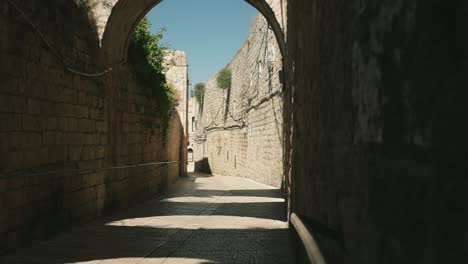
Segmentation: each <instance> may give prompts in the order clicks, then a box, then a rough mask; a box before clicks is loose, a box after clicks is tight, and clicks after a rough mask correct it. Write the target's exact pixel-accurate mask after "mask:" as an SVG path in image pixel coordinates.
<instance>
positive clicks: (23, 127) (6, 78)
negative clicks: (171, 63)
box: [0, 0, 183, 254]
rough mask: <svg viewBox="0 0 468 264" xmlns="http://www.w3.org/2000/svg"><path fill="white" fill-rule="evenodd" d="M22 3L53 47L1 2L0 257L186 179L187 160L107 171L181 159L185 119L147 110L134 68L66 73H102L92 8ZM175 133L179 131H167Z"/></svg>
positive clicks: (68, 3)
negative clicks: (177, 148)
mask: <svg viewBox="0 0 468 264" xmlns="http://www.w3.org/2000/svg"><path fill="white" fill-rule="evenodd" d="M14 2H15V3H18V6H19V7H20V8H21V9H22V10H23V11H24V12H25V13H26V14H27V15H28V16H29V17H30V20H31V21H32V22H33V23H34V24H35V26H36V27H37V28H38V29H39V30H40V31H41V32H42V33H43V35H44V36H45V37H46V38H47V39H48V40H49V42H50V45H51V46H52V47H53V49H54V50H51V49H49V48H48V47H47V46H46V45H45V43H44V41H43V39H41V38H40V37H39V36H38V34H36V33H35V32H34V30H32V27H31V26H30V25H29V24H27V23H26V22H25V20H24V19H23V18H22V17H21V15H20V14H19V12H18V11H17V10H15V9H13V8H12V6H11V5H9V4H8V2H6V1H2V2H1V3H0V36H1V37H0V61H1V62H0V120H1V121H0V254H1V253H2V252H5V251H8V250H11V249H14V248H17V247H18V246H20V245H24V244H28V243H31V242H32V241H34V240H36V239H41V238H44V237H47V236H49V235H51V234H54V233H56V232H58V231H60V230H63V229H64V228H66V227H68V226H70V225H71V224H73V223H82V222H84V221H88V220H90V219H93V218H95V217H96V216H98V215H101V214H102V213H104V212H106V211H110V210H113V209H117V208H122V207H126V206H128V205H129V204H131V203H134V202H136V201H140V200H144V199H146V198H149V197H151V196H152V195H154V194H155V193H157V192H158V191H159V190H161V189H162V188H163V187H164V186H165V184H166V183H168V182H169V181H170V180H171V179H174V177H176V176H177V175H179V169H180V167H179V164H177V163H176V164H171V165H167V166H161V165H155V166H145V167H138V168H131V167H130V168H126V169H118V170H102V169H103V168H108V167H114V166H124V165H132V164H141V163H150V162H155V161H161V160H169V159H176V160H180V159H181V157H177V156H178V154H179V152H173V151H172V152H170V153H168V151H167V149H168V148H167V147H168V146H169V145H180V142H183V140H182V137H181V135H182V136H183V133H182V132H180V133H179V132H178V131H179V130H180V131H181V129H182V128H181V126H180V121H179V122H177V121H171V122H172V123H171V126H170V128H169V129H164V128H163V127H164V125H163V124H162V123H161V122H160V121H159V120H158V119H157V118H153V117H151V116H148V115H146V114H145V113H144V109H143V107H142V106H143V105H145V103H146V98H145V96H144V94H143V93H142V91H143V89H142V88H141V86H140V84H139V83H138V82H137V81H136V80H135V77H134V75H133V71H132V69H131V68H130V66H128V65H121V66H116V67H114V69H113V71H111V72H109V73H108V74H105V75H103V76H100V77H94V78H90V77H82V76H79V75H77V74H73V73H71V72H70V71H67V70H65V67H64V65H63V64H66V65H67V66H68V67H72V68H74V69H79V70H80V71H82V72H85V73H93V72H100V71H102V70H103V69H101V68H99V67H97V66H96V65H97V64H98V57H99V45H98V37H97V33H96V29H95V27H94V26H93V25H94V22H93V21H92V20H90V19H89V17H88V15H87V14H88V10H86V8H83V7H80V6H79V5H76V4H75V1H58V0H52V1H19V0H16V1H14ZM54 52H55V53H56V54H57V56H59V57H61V59H62V60H63V62H61V60H60V59H58V58H57V57H56V56H55V55H54ZM168 130H170V131H172V132H171V133H173V134H174V135H176V136H173V135H172V134H171V136H163V133H165V132H166V131H168ZM181 133H182V134H181ZM182 159H183V157H182ZM174 166H175V167H174Z"/></svg>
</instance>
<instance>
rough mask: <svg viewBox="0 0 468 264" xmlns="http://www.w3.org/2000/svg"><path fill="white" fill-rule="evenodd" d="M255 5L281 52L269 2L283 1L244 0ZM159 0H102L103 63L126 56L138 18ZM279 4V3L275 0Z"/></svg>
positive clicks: (279, 30) (118, 61) (116, 61)
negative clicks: (267, 24)
mask: <svg viewBox="0 0 468 264" xmlns="http://www.w3.org/2000/svg"><path fill="white" fill-rule="evenodd" d="M244 1H245V2H247V3H249V4H250V5H252V6H253V7H254V8H256V9H257V10H258V11H259V12H260V13H261V14H262V15H263V16H264V17H265V18H266V20H267V21H268V23H269V26H270V27H271V29H272V31H273V32H274V34H275V38H276V40H277V41H278V45H279V48H280V51H281V54H282V55H283V56H284V53H285V49H286V45H285V37H284V30H283V28H282V26H281V24H280V23H279V22H278V17H281V18H282V16H283V14H278V12H275V11H274V10H273V8H272V4H271V3H276V2H278V3H280V5H283V4H282V1H276V0H273V1H271V0H270V1H269V2H271V3H270V4H269V3H268V2H267V0H244ZM161 2H162V0H108V1H103V2H102V3H101V6H100V8H99V9H100V10H99V11H98V14H99V19H98V24H99V25H98V27H99V29H100V38H101V46H102V50H103V54H102V55H103V63H104V64H105V65H107V66H110V67H113V66H114V65H119V64H121V63H125V61H126V57H127V49H128V41H129V37H130V34H131V32H132V31H133V29H134V28H135V26H136V25H137V24H138V22H139V21H140V20H141V19H142V18H143V17H144V16H145V15H146V14H147V13H148V12H149V11H150V10H151V9H152V8H153V7H155V6H156V5H157V4H159V3H161ZM276 5H278V4H276Z"/></svg>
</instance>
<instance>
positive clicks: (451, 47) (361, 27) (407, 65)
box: [285, 0, 468, 264]
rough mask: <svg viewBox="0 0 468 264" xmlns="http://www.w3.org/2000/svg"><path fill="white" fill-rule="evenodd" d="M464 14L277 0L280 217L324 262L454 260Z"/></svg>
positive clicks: (460, 227) (462, 140) (461, 164)
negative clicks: (281, 21) (284, 137)
mask: <svg viewBox="0 0 468 264" xmlns="http://www.w3.org/2000/svg"><path fill="white" fill-rule="evenodd" d="M467 10H468V5H467V2H466V1H451V2H450V3H448V2H446V1H440V0H430V1H416V0H411V1H358V0H356V1H354V0H353V1H316V0H290V1H289V3H288V18H289V20H288V40H287V46H288V58H287V59H288V62H287V67H286V68H287V69H288V70H289V71H288V81H289V85H288V91H287V93H290V94H291V95H293V98H294V101H290V97H289V96H286V95H285V97H286V98H287V99H285V101H286V102H287V103H286V106H285V107H287V108H288V109H291V110H292V113H293V115H292V118H293V119H292V120H293V121H292V122H291V124H293V137H292V138H293V141H292V157H291V159H290V162H291V164H292V173H291V178H290V181H291V189H290V197H291V210H292V211H294V212H296V213H299V214H301V215H302V216H303V217H304V218H305V219H307V220H308V222H309V224H310V226H311V227H313V228H312V229H313V230H314V232H315V234H316V235H317V237H318V238H320V240H321V242H322V244H321V246H322V250H323V251H324V253H326V259H327V260H328V261H327V263H361V264H363V263H466V245H467V243H466V221H467V219H466V211H465V213H464V208H466V204H468V203H467V199H466V190H467V177H466V175H467V173H466V171H467V169H468V168H467V164H468V163H467V162H466V160H467V157H468V155H467V154H468V153H467V150H468V140H467V137H466V135H467V133H468V127H467V124H468V119H467V118H468V110H467V104H466V102H467V101H468V93H467V91H468V89H466V87H467V76H468V74H467V73H468V72H467V53H466V47H467V44H468V43H467V37H466V36H467V31H466V29H467V28H468V20H467V17H468V16H467ZM288 133H289V131H288ZM465 210H466V209H465Z"/></svg>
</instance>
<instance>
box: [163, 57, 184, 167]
mask: <svg viewBox="0 0 468 264" xmlns="http://www.w3.org/2000/svg"><path fill="white" fill-rule="evenodd" d="M164 69H165V76H166V81H167V82H168V84H169V85H171V86H172V87H173V88H174V90H175V91H176V98H177V100H178V104H177V106H176V111H177V116H175V117H174V118H173V119H172V122H173V123H174V122H175V123H180V125H181V126H182V127H180V126H178V124H177V125H176V126H175V127H174V126H173V125H172V126H171V130H170V131H168V135H169V137H170V139H172V138H173V139H172V140H169V141H168V142H169V143H170V145H169V146H170V147H169V148H168V149H177V146H178V142H179V141H180V143H181V144H182V145H180V147H179V151H180V153H179V154H178V155H179V156H174V158H175V159H174V160H180V158H178V157H187V140H188V138H189V134H190V133H189V128H188V84H189V80H188V64H187V56H186V54H185V51H181V50H168V51H166V54H165V55H164ZM179 129H180V132H179ZM177 137H179V139H178V138H177ZM171 142H174V143H176V145H173V144H171ZM184 160H186V158H184ZM179 169H180V173H179V174H180V176H186V174H187V166H186V163H185V162H183V163H180V166H179ZM176 175H177V174H176Z"/></svg>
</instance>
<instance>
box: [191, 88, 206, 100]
mask: <svg viewBox="0 0 468 264" xmlns="http://www.w3.org/2000/svg"><path fill="white" fill-rule="evenodd" d="M204 93H205V84H204V83H197V84H195V87H194V88H193V93H192V97H195V99H196V100H197V102H198V104H200V105H201V104H202V101H203V94H204Z"/></svg>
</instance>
